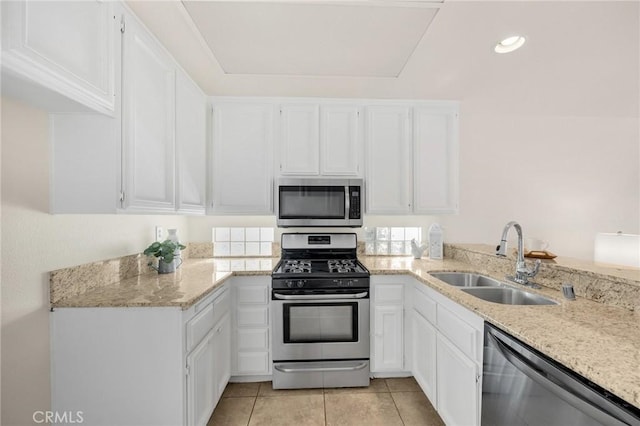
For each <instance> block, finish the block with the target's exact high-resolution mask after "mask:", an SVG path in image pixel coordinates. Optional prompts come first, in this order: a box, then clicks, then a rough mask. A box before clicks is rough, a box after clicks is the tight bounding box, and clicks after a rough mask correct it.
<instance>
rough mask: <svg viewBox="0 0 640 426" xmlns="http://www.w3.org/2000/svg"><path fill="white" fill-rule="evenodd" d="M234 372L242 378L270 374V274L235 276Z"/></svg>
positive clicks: (233, 374) (232, 369)
mask: <svg viewBox="0 0 640 426" xmlns="http://www.w3.org/2000/svg"><path fill="white" fill-rule="evenodd" d="M232 289H233V304H234V306H235V309H234V311H233V317H232V330H233V335H232V336H231V353H232V354H233V356H232V360H231V376H233V377H234V378H237V379H238V380H240V381H249V380H252V379H254V378H255V379H259V378H264V376H268V375H269V374H271V350H270V348H271V342H270V330H269V302H270V300H271V278H270V277H268V276H254V277H242V276H236V277H233V282H232Z"/></svg>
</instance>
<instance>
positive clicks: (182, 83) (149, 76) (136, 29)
mask: <svg viewBox="0 0 640 426" xmlns="http://www.w3.org/2000/svg"><path fill="white" fill-rule="evenodd" d="M113 8H114V10H115V12H116V13H115V15H116V16H117V20H118V22H122V23H123V27H122V28H123V30H124V31H123V33H120V32H118V34H119V36H118V39H117V40H114V43H113V51H114V52H116V59H117V60H116V62H117V63H118V64H119V65H120V63H121V64H122V66H121V67H120V66H118V70H120V69H121V70H122V72H117V73H116V87H117V88H118V90H117V91H116V99H117V102H116V104H115V114H114V116H113V117H109V116H107V115H102V114H96V113H92V114H91V113H73V114H52V115H51V131H50V137H51V143H52V155H51V211H52V213H115V212H120V213H175V212H179V213H188V214H195V213H200V214H202V213H204V211H205V194H206V191H205V185H206V167H207V164H206V135H207V133H206V126H207V114H206V105H207V104H206V98H205V97H204V95H203V93H202V92H201V91H200V89H199V88H198V87H197V86H196V85H195V84H194V83H193V82H192V81H191V80H190V79H189V78H188V77H187V76H186V74H184V72H183V71H182V70H181V69H180V67H179V66H178V65H177V64H176V63H175V62H174V60H173V59H172V58H171V56H170V55H169V54H168V53H167V52H166V51H165V49H164V48H163V47H162V45H161V44H159V43H158V42H157V41H156V40H155V38H153V36H152V35H151V34H150V33H149V32H148V31H147V30H146V29H145V28H144V26H143V25H142V24H141V23H140V22H139V21H138V20H137V19H136V18H135V16H133V15H132V14H130V13H129V12H128V11H127V10H126V6H124V5H122V4H120V3H113Z"/></svg>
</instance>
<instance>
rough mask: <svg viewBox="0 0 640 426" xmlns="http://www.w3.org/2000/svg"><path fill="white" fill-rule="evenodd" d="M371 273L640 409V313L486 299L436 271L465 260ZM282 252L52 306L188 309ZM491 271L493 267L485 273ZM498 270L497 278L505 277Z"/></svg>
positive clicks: (129, 282)
mask: <svg viewBox="0 0 640 426" xmlns="http://www.w3.org/2000/svg"><path fill="white" fill-rule="evenodd" d="M359 259H360V260H361V262H362V263H363V264H364V265H365V266H366V267H367V268H368V269H369V270H370V271H371V273H372V275H383V274H408V275H410V276H413V277H414V278H416V279H418V280H419V281H420V282H422V283H423V284H425V285H428V286H429V287H431V288H433V289H435V290H436V291H439V292H440V293H442V294H443V295H445V296H447V297H448V298H450V299H452V300H454V301H455V302H457V303H459V304H461V305H462V306H464V307H466V308H467V309H469V310H471V311H473V312H475V313H476V314H477V315H479V316H481V317H482V318H484V319H485V320H487V321H488V322H490V323H492V324H494V325H496V326H498V327H499V328H501V329H503V330H505V331H507V332H508V333H510V334H512V335H513V336H515V337H517V338H518V339H520V340H522V341H523V342H525V343H527V344H529V345H530V346H532V347H533V348H535V349H538V350H539V351H541V352H543V353H545V354H547V355H548V356H550V357H552V358H554V359H556V360H558V361H559V362H560V363H562V364H564V365H566V366H567V367H569V368H571V369H572V370H574V371H576V372H577V373H579V374H581V375H583V376H584V377H586V378H587V379H589V380H591V381H593V382H595V383H597V384H598V385H600V386H602V387H603V388H605V389H607V390H609V391H611V392H612V393H614V394H615V395H618V396H619V397H621V398H623V399H624V400H626V401H628V402H630V403H632V404H633V405H635V406H636V407H640V367H639V366H640V331H639V330H640V312H639V311H638V310H629V309H625V308H622V307H618V306H610V305H606V304H603V303H597V302H594V301H591V300H588V299H585V298H582V297H578V299H577V300H575V301H568V300H565V299H564V298H563V297H562V294H561V292H560V290H558V289H554V288H549V287H543V289H542V290H532V291H534V292H539V293H541V294H544V295H545V296H547V297H550V298H552V299H554V300H556V301H558V302H559V304H558V305H545V306H522V305H521V306H513V305H501V304H496V303H491V302H486V301H483V300H481V299H478V298H476V297H474V296H472V295H470V294H467V293H465V292H463V291H461V290H460V289H459V288H457V287H454V286H450V285H448V284H446V283H444V282H442V281H440V280H437V279H435V278H432V277H431V276H430V275H429V272H431V271H478V270H479V269H480V268H478V267H475V266H474V265H473V264H471V263H468V262H463V261H459V260H451V259H445V260H429V259H420V260H415V259H413V258H411V257H379V256H359ZM277 260H278V259H277V258H257V259H251V258H245V259H223V258H214V259H189V260H187V261H185V263H184V264H183V266H182V267H181V268H179V269H178V271H177V272H176V273H175V274H167V275H158V274H156V273H151V274H143V275H139V276H136V277H131V278H127V279H123V280H121V281H119V282H117V283H115V284H112V285H106V286H100V287H97V288H92V289H89V290H87V291H85V292H84V293H82V294H76V295H71V296H69V297H64V298H61V299H60V300H57V301H56V302H55V303H54V302H53V301H52V307H53V308H56V307H129V306H137V307H180V308H182V309H188V308H189V307H190V306H192V305H193V304H194V303H196V302H197V301H199V300H201V299H202V298H204V297H205V296H206V295H207V294H210V293H211V292H212V291H213V290H215V289H216V288H217V287H218V286H220V285H222V283H224V282H225V281H226V280H227V279H228V278H229V277H231V276H233V275H270V274H271V270H272V269H273V267H274V266H275V264H276V263H277ZM482 272H484V273H487V272H486V271H482ZM489 275H494V276H495V277H496V278H498V279H502V278H503V277H502V276H499V275H498V274H491V273H489Z"/></svg>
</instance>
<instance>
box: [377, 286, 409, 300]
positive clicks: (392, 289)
mask: <svg viewBox="0 0 640 426" xmlns="http://www.w3.org/2000/svg"><path fill="white" fill-rule="evenodd" d="M373 291H374V292H375V293H374V297H375V301H376V303H403V302H404V297H403V295H404V284H379V285H376V286H374V290H373Z"/></svg>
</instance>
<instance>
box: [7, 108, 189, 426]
mask: <svg viewBox="0 0 640 426" xmlns="http://www.w3.org/2000/svg"><path fill="white" fill-rule="evenodd" d="M47 131H48V116H47V114H46V113H45V112H43V111H40V110H36V109H33V108H31V107H28V106H25V105H23V104H20V103H17V102H14V101H12V100H8V99H5V98H3V99H2V250H1V253H2V336H1V339H2V348H1V350H2V353H1V362H2V419H1V422H2V424H4V425H24V424H31V423H33V421H32V415H33V412H34V411H36V410H47V409H49V408H50V390H49V282H48V280H49V276H48V272H49V271H52V270H55V269H59V268H64V267H68V266H73V265H78V264H83V263H88V262H92V261H97V260H103V259H109V258H113V257H119V256H123V255H127V254H133V253H139V252H141V251H142V250H144V248H145V247H146V246H147V245H148V244H149V243H150V242H151V241H153V233H154V226H155V225H160V226H163V227H165V228H171V227H175V228H178V229H179V230H180V235H181V237H182V238H184V239H185V240H186V239H188V229H187V219H186V218H184V217H178V216H142V215H140V216H138V215H136V216H134V215H121V216H118V215H56V216H54V215H50V214H48V213H47V211H48V203H49V155H48V152H49V147H48V139H47V138H48V134H47Z"/></svg>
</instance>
